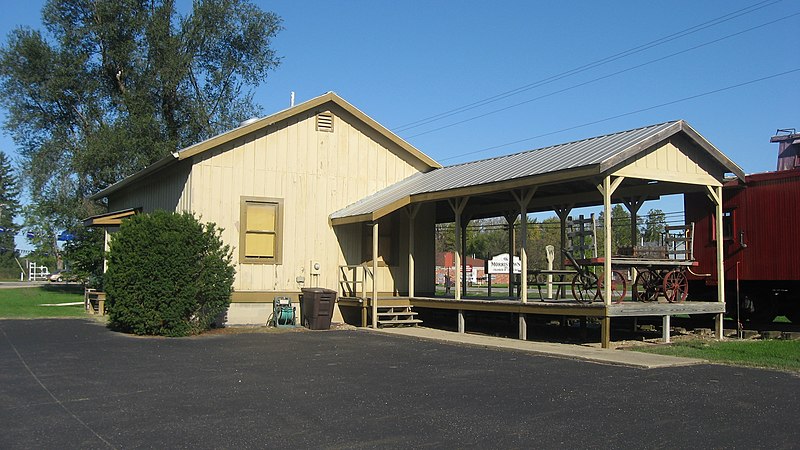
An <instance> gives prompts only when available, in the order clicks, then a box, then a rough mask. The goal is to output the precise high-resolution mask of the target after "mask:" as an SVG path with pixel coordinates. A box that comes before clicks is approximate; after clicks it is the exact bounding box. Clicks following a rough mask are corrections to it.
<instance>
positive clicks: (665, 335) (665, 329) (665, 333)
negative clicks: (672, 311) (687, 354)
mask: <svg viewBox="0 0 800 450" xmlns="http://www.w3.org/2000/svg"><path fill="white" fill-rule="evenodd" d="M669 320H670V315H669V314H667V315H666V316H664V317H662V318H661V338H662V339H663V340H664V343H666V344H669V328H670V324H669Z"/></svg>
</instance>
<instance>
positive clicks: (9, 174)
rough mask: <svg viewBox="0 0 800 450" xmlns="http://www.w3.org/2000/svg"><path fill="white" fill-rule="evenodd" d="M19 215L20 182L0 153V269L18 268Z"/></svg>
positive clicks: (4, 155)
mask: <svg viewBox="0 0 800 450" xmlns="http://www.w3.org/2000/svg"><path fill="white" fill-rule="evenodd" d="M18 213H19V180H18V178H17V176H16V175H15V174H14V168H13V167H12V166H11V161H9V159H8V157H7V156H6V154H5V153H3V152H0V268H4V267H14V266H16V262H14V256H15V255H16V248H17V247H16V245H15V244H14V236H15V235H16V234H17V226H16V225H14V216H16V215H17V214H18Z"/></svg>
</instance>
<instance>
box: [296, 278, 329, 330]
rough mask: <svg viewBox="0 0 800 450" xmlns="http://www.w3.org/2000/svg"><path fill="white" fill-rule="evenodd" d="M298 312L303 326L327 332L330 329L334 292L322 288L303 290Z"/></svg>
mask: <svg viewBox="0 0 800 450" xmlns="http://www.w3.org/2000/svg"><path fill="white" fill-rule="evenodd" d="M302 292H303V300H302V302H301V303H300V310H301V314H302V316H303V325H304V326H306V327H307V328H309V329H311V330H328V329H330V327H331V317H333V307H334V305H336V291H333V290H330V289H323V288H303V289H302Z"/></svg>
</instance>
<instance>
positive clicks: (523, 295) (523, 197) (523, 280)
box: [511, 186, 536, 339]
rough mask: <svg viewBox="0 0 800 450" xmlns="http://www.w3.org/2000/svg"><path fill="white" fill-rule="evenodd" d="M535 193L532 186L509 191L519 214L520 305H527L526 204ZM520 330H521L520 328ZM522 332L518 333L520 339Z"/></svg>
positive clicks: (523, 320)
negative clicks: (515, 202)
mask: <svg viewBox="0 0 800 450" xmlns="http://www.w3.org/2000/svg"><path fill="white" fill-rule="evenodd" d="M535 193H536V187H535V186H534V187H533V188H531V189H526V190H523V191H521V192H519V193H517V192H516V191H511V195H513V196H514V200H516V201H517V205H518V206H519V214H520V216H519V217H520V232H521V233H522V236H521V237H520V238H521V239H520V249H519V258H520V263H521V265H522V273H520V277H519V280H520V281H519V284H520V287H519V289H520V299H521V300H522V303H528V250H527V247H528V204H529V203H530V202H531V198H533V195H534V194H535ZM524 322H525V319H524V317H523V318H522V319H521V320H520V327H522V326H523V325H524ZM520 329H521V328H520ZM522 334H523V333H522V332H520V339H522Z"/></svg>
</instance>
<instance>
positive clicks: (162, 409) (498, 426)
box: [0, 319, 800, 449]
mask: <svg viewBox="0 0 800 450" xmlns="http://www.w3.org/2000/svg"><path fill="white" fill-rule="evenodd" d="M798 392H800V378H798V376H797V375H795V374H789V373H782V372H774V371H765V370H757V369H743V368H736V367H727V366H717V365H707V364H702V365H692V366H685V367H670V368H661V369H649V370H644V369H635V368H628V367H620V366H611V365H603V364H596V363H591V362H580V361H572V360H568V359H563V358H552V357H547V356H539V355H534V354H530V353H523V352H517V351H512V350H501V349H487V348H479V347H474V346H473V347H470V346H464V345H453V344H447V343H441V342H433V341H426V340H420V339H417V338H411V337H403V336H391V335H386V334H380V333H372V332H365V331H324V332H289V333H247V334H233V335H214V336H201V337H194V338H183V339H165V338H140V337H131V336H126V335H122V334H118V333H114V332H111V331H109V330H107V329H106V328H105V327H104V326H103V325H101V324H99V323H97V322H93V321H90V320H81V319H78V320H66V319H58V320H0V423H1V424H2V433H0V448H3V449H9V448H60V449H61V448H110V447H111V448H180V447H185V448H276V447H289V448H309V447H315V448H378V447H380V448H401V447H403V448H407V447H433V448H464V447H473V448H474V447H479V448H519V447H528V448H552V447H564V446H580V447H589V448H613V447H629V448H688V447H693V448H694V447H708V448H732V447H772V448H796V446H797V442H798V438H800V430H798V426H797V417H796V414H795V410H796V408H797V405H798V400H800V399H799V398H798V397H800V395H798Z"/></svg>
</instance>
